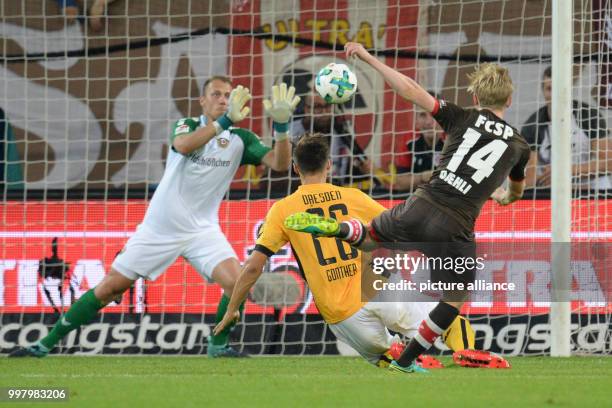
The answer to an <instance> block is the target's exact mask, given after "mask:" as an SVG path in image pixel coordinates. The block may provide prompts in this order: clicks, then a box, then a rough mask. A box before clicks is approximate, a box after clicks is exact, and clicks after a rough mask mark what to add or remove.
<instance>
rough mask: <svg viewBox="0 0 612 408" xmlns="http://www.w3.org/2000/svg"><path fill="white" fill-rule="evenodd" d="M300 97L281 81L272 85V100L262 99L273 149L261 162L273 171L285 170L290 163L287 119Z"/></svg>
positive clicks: (288, 119) (291, 87) (292, 88)
mask: <svg viewBox="0 0 612 408" xmlns="http://www.w3.org/2000/svg"><path fill="white" fill-rule="evenodd" d="M298 103H300V97H299V96H295V88H294V87H293V86H290V87H289V88H287V84H285V83H284V82H282V83H281V84H280V85H274V86H273V87H272V100H269V99H264V101H263V106H264V112H265V113H266V115H268V116H269V117H271V118H272V127H273V129H274V141H275V143H274V150H272V151H271V152H270V153H268V154H267V155H265V156H264V157H263V159H262V162H263V164H265V165H266V166H268V167H270V168H271V169H272V170H275V171H286V170H287V169H288V168H289V165H290V164H291V143H289V125H290V123H289V121H290V120H291V116H292V115H293V111H294V110H295V107H296V106H297V105H298Z"/></svg>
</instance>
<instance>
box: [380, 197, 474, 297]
mask: <svg viewBox="0 0 612 408" xmlns="http://www.w3.org/2000/svg"><path fill="white" fill-rule="evenodd" d="M371 229H372V230H373V231H372V234H371V235H372V238H374V240H375V241H377V242H378V243H379V244H380V245H381V246H383V247H385V248H389V249H396V250H400V251H413V250H417V251H419V252H422V253H423V254H424V255H425V256H427V257H429V258H443V259H446V258H452V259H453V260H454V263H453V265H460V263H459V262H465V259H469V258H471V259H474V260H475V259H476V242H475V241H474V231H473V229H470V228H467V227H466V226H465V225H463V223H461V222H459V221H458V220H457V219H456V218H455V217H453V216H451V215H450V214H449V213H448V211H444V210H442V209H441V208H439V207H438V206H436V205H435V204H433V203H432V202H430V201H429V200H427V199H424V198H421V197H417V196H412V197H410V198H409V199H408V200H406V201H404V202H403V203H401V204H398V205H396V206H395V207H393V208H391V209H390V210H387V211H385V212H383V213H382V214H380V215H379V216H377V217H376V218H374V219H373V220H372V224H371ZM459 258H463V260H461V259H459ZM469 264H470V265H471V264H472V262H469ZM431 265H433V267H432V268H430V271H431V280H432V281H442V282H463V283H464V284H465V285H466V287H467V284H468V283H470V282H473V281H474V278H475V268H474V267H468V268H465V267H460V268H456V270H455V269H454V268H453V269H448V268H446V269H445V268H439V267H437V265H439V263H435V262H433V261H432V264H431ZM447 265H450V264H447Z"/></svg>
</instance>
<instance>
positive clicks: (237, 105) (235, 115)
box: [214, 85, 251, 134]
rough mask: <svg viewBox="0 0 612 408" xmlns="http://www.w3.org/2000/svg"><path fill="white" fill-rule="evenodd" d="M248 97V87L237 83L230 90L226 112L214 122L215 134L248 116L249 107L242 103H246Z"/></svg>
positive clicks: (249, 97) (249, 96) (249, 95)
mask: <svg viewBox="0 0 612 408" xmlns="http://www.w3.org/2000/svg"><path fill="white" fill-rule="evenodd" d="M250 99H251V93H250V92H249V88H245V87H243V86H242V85H238V86H237V87H236V88H234V89H233V90H232V92H231V93H230V97H229V107H228V108H227V112H225V113H224V114H223V116H221V117H220V118H219V119H217V120H216V121H215V122H214V125H215V128H216V129H217V134H219V133H221V132H223V131H224V130H226V129H227V128H229V127H230V126H232V125H233V124H234V123H236V122H240V121H241V120H243V119H244V118H246V117H247V116H249V112H251V109H250V108H249V107H248V106H244V105H246V104H247V102H248V101H249V100H250Z"/></svg>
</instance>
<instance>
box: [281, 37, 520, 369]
mask: <svg viewBox="0 0 612 408" xmlns="http://www.w3.org/2000/svg"><path fill="white" fill-rule="evenodd" d="M345 50H346V54H347V56H348V57H356V58H359V59H361V60H362V61H364V62H366V63H367V64H369V65H371V66H372V67H373V68H374V69H376V70H377V71H378V72H379V73H380V74H382V76H383V77H384V79H385V81H386V82H387V83H388V84H389V85H390V86H391V87H392V88H393V89H394V90H395V91H396V92H397V93H398V94H399V95H401V96H402V97H403V98H405V99H407V100H409V101H411V102H412V103H414V104H415V105H418V106H419V107H420V108H421V109H423V110H425V111H427V112H431V114H432V115H433V117H434V119H436V121H437V122H438V123H439V124H440V126H441V127H442V128H443V129H444V131H445V132H446V134H447V139H446V142H445V144H444V149H443V151H442V156H441V159H440V164H439V166H438V167H437V168H436V170H435V171H434V173H433V176H432V178H431V180H430V181H429V183H428V184H425V185H423V186H421V187H419V188H418V189H417V191H416V192H415V194H414V195H413V196H412V197H410V198H409V199H408V200H406V201H405V202H403V203H401V204H399V205H397V206H395V207H394V208H392V209H390V210H387V211H385V212H383V213H382V214H380V215H379V216H377V217H376V218H374V220H372V223H371V224H370V225H369V226H367V227H366V226H364V225H363V224H362V223H361V222H360V221H358V220H349V221H345V222H342V223H336V225H333V223H332V224H330V223H329V221H330V220H325V221H328V222H327V223H323V222H321V221H322V220H321V219H320V217H317V216H314V215H312V214H304V213H297V214H293V215H291V216H290V217H289V218H291V219H290V220H289V221H290V222H289V224H291V225H293V226H294V228H295V229H296V230H298V231H304V232H310V233H313V232H314V233H315V234H317V235H323V236H336V237H339V238H341V239H343V240H345V241H346V242H348V243H350V244H351V245H353V246H356V247H358V248H360V249H362V250H366V251H367V250H373V249H374V248H376V247H378V246H393V245H396V244H397V243H417V242H418V243H431V244H430V245H427V246H426V249H425V250H424V251H423V252H425V255H427V256H430V257H431V256H442V257H451V258H455V259H457V258H460V257H463V258H467V257H472V258H475V256H476V255H475V254H476V244H475V242H474V224H475V222H476V218H477V217H478V214H479V213H480V210H481V208H482V206H483V205H484V203H485V202H486V201H487V199H488V198H489V197H491V198H493V199H494V200H495V201H497V202H498V203H500V204H501V205H507V204H510V203H512V202H514V201H516V200H518V199H519V198H521V197H522V195H523V190H524V186H525V183H524V178H525V175H524V173H525V166H526V164H527V162H528V160H529V146H528V144H527V142H526V141H525V139H524V138H523V137H522V136H521V135H520V134H519V133H518V131H517V130H516V129H515V128H513V127H512V126H510V125H509V124H508V123H506V121H504V113H505V111H506V109H507V108H508V107H510V104H511V102H512V91H513V85H512V80H511V79H510V76H509V74H508V70H507V69H505V68H503V67H501V66H499V65H495V64H482V65H480V66H479V67H478V68H477V69H476V71H475V72H474V73H472V74H471V75H470V76H469V79H470V87H469V88H468V90H469V91H470V92H471V93H472V95H473V100H474V105H475V108H472V109H464V108H461V107H459V106H457V105H455V104H452V103H448V102H445V101H441V100H438V99H436V98H434V97H433V96H432V95H430V94H429V93H428V92H427V91H426V90H425V89H424V88H422V87H421V86H420V85H419V84H418V83H416V82H415V81H414V80H412V79H411V78H409V77H407V76H405V75H403V74H401V73H399V72H397V71H395V70H394V69H392V68H390V67H388V66H387V65H385V64H384V63H382V62H381V61H380V60H378V59H377V58H376V57H374V56H372V55H370V54H369V53H368V52H367V51H366V50H365V49H364V48H363V46H362V45H360V44H357V43H347V44H346V46H345ZM508 178H509V182H508V189H507V190H505V189H503V188H502V187H500V186H501V185H502V183H504V182H505V181H506V179H508ZM319 225H321V228H318V226H319ZM436 243H437V244H436ZM474 272H475V271H474V270H473V269H472V270H468V271H465V272H464V273H458V272H455V271H454V270H440V271H438V270H432V279H433V278H434V276H435V278H436V279H437V280H440V281H442V282H451V283H454V282H460V283H464V284H467V283H470V282H472V281H473V280H474ZM467 295H468V293H467V291H453V292H445V293H444V295H443V297H442V301H440V302H439V304H438V305H437V306H436V307H435V308H434V309H433V310H432V311H431V312H430V314H429V317H428V318H426V319H425V320H423V322H422V323H421V325H420V327H419V330H418V333H417V335H416V336H415V337H414V338H413V339H412V341H411V342H410V344H409V345H408V346H407V347H406V349H405V350H404V352H403V353H402V355H401V356H400V358H399V359H398V360H397V361H394V362H393V363H392V364H391V366H390V367H389V368H390V369H391V370H395V371H400V372H421V371H423V369H421V368H420V367H418V366H417V365H416V364H414V361H415V359H416V357H417V356H418V355H419V354H421V353H423V352H424V351H425V350H427V349H428V348H429V347H431V345H432V344H433V342H434V341H435V340H436V338H437V337H439V336H440V334H441V333H443V331H444V330H446V329H447V328H448V327H449V325H450V324H451V323H452V322H453V320H454V319H455V318H456V317H457V315H458V314H459V310H460V309H461V306H462V305H463V303H464V302H465V300H466V298H467Z"/></svg>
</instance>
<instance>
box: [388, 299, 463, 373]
mask: <svg viewBox="0 0 612 408" xmlns="http://www.w3.org/2000/svg"><path fill="white" fill-rule="evenodd" d="M458 314H459V310H457V309H456V308H454V307H453V306H451V305H449V304H448V303H444V302H440V303H438V305H437V306H436V307H435V308H434V309H433V310H432V311H431V312H429V317H428V318H427V319H425V320H423V321H422V322H421V325H420V326H419V330H418V332H417V334H416V336H414V337H413V339H412V340H410V343H409V344H408V346H407V347H406V349H405V350H404V352H403V353H402V355H401V356H400V357H399V358H398V359H397V363H398V364H399V365H400V366H402V367H408V366H410V365H411V364H412V363H413V362H414V360H415V359H416V358H417V357H418V356H419V355H421V354H422V353H424V352H426V351H427V350H429V349H430V348H431V346H433V344H434V342H435V341H436V339H437V338H438V337H440V335H441V334H442V333H443V332H444V330H446V329H448V327H449V326H450V325H451V324H452V323H453V321H454V320H455V318H456V317H457V315H458Z"/></svg>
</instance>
